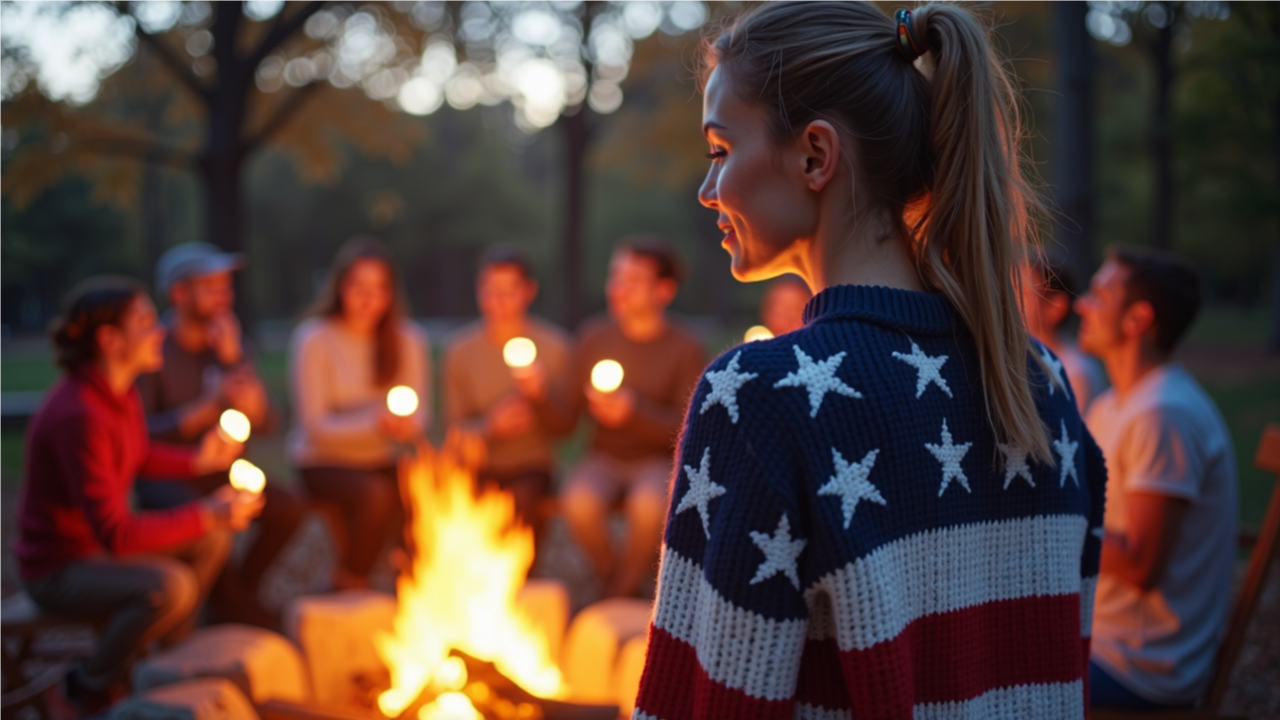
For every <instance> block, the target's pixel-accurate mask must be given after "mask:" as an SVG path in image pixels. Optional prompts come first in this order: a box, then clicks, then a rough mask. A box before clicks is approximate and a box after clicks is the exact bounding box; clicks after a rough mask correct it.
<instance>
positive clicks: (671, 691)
mask: <svg viewBox="0 0 1280 720" xmlns="http://www.w3.org/2000/svg"><path fill="white" fill-rule="evenodd" d="M636 707H638V708H639V709H640V710H641V711H642V712H645V713H647V714H649V715H652V716H653V717H658V718H662V720H693V719H694V718H735V719H736V720H773V719H774V718H776V719H777V720H790V719H791V717H792V713H793V703H792V702H791V701H790V700H765V699H763V698H756V697H751V696H750V695H747V694H746V693H745V692H742V691H741V690H735V689H733V688H730V687H726V686H725V685H723V684H721V683H718V682H716V681H714V680H712V679H711V678H710V677H708V676H707V673H706V671H705V670H703V669H702V665H701V664H699V663H698V655H697V652H696V651H695V650H694V649H693V646H692V645H689V644H688V643H685V642H683V641H681V640H677V639H676V638H675V637H673V636H672V635H671V633H668V632H667V631H666V630H663V629H662V628H658V627H652V626H650V628H649V652H648V655H647V657H646V658H645V663H644V675H643V676H642V678H641V679H640V693H639V695H638V696H637V697H636Z"/></svg>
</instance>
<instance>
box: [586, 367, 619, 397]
mask: <svg viewBox="0 0 1280 720" xmlns="http://www.w3.org/2000/svg"><path fill="white" fill-rule="evenodd" d="M622 374H623V373H622V366H621V365H619V364H618V361H617V360H601V361H600V362H598V363H596V366H595V367H593V368H591V386H592V387H594V388H595V389H597V390H599V391H600V392H602V393H611V392H613V391H614V390H617V389H618V388H619V387H621V386H622Z"/></svg>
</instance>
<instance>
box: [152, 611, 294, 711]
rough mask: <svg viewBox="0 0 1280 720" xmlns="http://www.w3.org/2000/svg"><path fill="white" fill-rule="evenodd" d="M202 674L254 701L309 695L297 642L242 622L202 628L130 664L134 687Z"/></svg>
mask: <svg viewBox="0 0 1280 720" xmlns="http://www.w3.org/2000/svg"><path fill="white" fill-rule="evenodd" d="M202 677H221V678H225V679H227V680H229V681H231V682H233V683H235V684H236V685H238V686H239V687H240V689H241V690H243V691H244V692H245V693H246V694H247V695H248V696H249V697H250V698H251V699H252V700H253V701H254V702H263V701H266V700H270V699H273V698H275V699H280V700H289V701H293V702H305V701H307V700H309V699H310V697H311V693H310V692H309V685H310V682H309V680H308V678H307V674H306V667H305V666H304V665H303V661H302V655H301V654H299V652H298V648H297V647H295V646H294V644H293V643H291V642H289V641H288V640H287V639H285V638H284V637H283V636H281V635H277V634H276V633H273V632H271V631H270V630H263V629H262V628H256V627H250V626H248V625H214V626H212V627H207V628H202V629H200V630H197V631H195V632H194V633H192V634H191V637H189V638H187V639H186V640H184V641H182V642H180V643H178V644H177V645H174V646H173V647H170V648H168V649H166V650H164V651H162V652H159V653H156V654H154V655H150V656H147V657H146V658H144V659H143V660H141V661H140V662H139V663H138V664H137V665H135V666H134V669H133V684H134V687H135V688H136V689H138V690H147V689H150V688H156V687H160V686H162V685H169V684H172V683H176V682H181V681H183V680H191V679H194V678H202Z"/></svg>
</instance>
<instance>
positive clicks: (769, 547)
mask: <svg viewBox="0 0 1280 720" xmlns="http://www.w3.org/2000/svg"><path fill="white" fill-rule="evenodd" d="M751 542H753V543H755V544H756V547H758V548H760V552H763V553H764V562H762V563H760V568H759V569H757V570H756V576H755V577H753V578H751V584H752V585H755V584H756V583H759V582H764V581H765V580H768V579H769V578H771V577H773V576H774V575H777V574H778V573H782V574H783V575H786V576H787V579H788V580H790V581H791V584H792V585H794V586H795V588H796V589H797V590H799V589H800V575H799V574H798V573H797V572H796V558H798V557H800V551H801V550H804V546H805V545H806V544H807V543H808V542H809V541H808V540H792V539H791V522H790V521H789V520H787V514H786V513H785V512H784V513H782V519H781V520H779V521H778V529H777V530H774V531H773V535H770V534H769V533H762V532H756V531H754V530H753V531H751Z"/></svg>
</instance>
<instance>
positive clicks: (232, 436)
mask: <svg viewBox="0 0 1280 720" xmlns="http://www.w3.org/2000/svg"><path fill="white" fill-rule="evenodd" d="M218 430H219V431H221V433H222V436H223V437H224V438H226V439H227V440H235V441H236V442H238V443H242V442H244V441H245V440H248V439H249V418H247V417H245V414H244V413H242V412H240V411H239V410H236V409H234V408H229V409H227V410H223V411H222V415H221V417H219V418H218Z"/></svg>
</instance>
